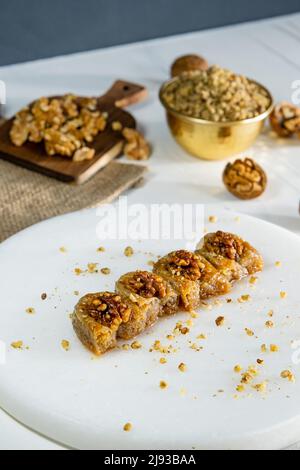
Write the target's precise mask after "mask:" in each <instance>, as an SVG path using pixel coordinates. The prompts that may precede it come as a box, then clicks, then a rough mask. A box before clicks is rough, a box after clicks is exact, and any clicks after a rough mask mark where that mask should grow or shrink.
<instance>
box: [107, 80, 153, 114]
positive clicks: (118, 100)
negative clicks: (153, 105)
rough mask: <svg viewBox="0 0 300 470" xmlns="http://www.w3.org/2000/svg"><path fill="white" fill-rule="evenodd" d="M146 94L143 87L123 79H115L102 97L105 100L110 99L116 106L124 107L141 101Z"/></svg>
mask: <svg viewBox="0 0 300 470" xmlns="http://www.w3.org/2000/svg"><path fill="white" fill-rule="evenodd" d="M147 95H148V92H147V89H146V88H145V87H143V86H141V85H137V84H135V83H130V82H126V81H124V80H117V81H116V82H115V83H114V84H113V86H112V87H111V88H110V89H109V90H108V91H107V93H106V94H105V95H104V97H105V101H111V103H112V104H114V105H115V106H117V107H118V108H125V107H126V106H130V105H131V104H134V103H139V102H140V101H143V100H144V99H145V98H146V97H147ZM104 97H103V98H104Z"/></svg>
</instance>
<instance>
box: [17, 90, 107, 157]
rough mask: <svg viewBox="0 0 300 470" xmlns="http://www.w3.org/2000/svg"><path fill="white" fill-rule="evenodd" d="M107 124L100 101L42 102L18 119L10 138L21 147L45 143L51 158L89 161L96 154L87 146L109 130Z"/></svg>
mask: <svg viewBox="0 0 300 470" xmlns="http://www.w3.org/2000/svg"><path fill="white" fill-rule="evenodd" d="M106 121H107V114H105V113H101V111H100V110H99V109H98V108H97V100H96V98H79V97H76V96H74V95H65V96H62V97H61V98H40V99H38V100H37V101H35V102H34V103H33V104H32V105H31V106H30V107H27V108H24V109H22V110H21V111H20V112H19V113H18V114H17V115H16V117H15V119H14V122H13V125H12V128H11V131H10V138H11V141H12V142H13V144H14V145H16V146H17V147H21V146H22V145H23V144H24V143H25V142H26V141H29V142H35V143H39V142H44V144H45V150H46V152H47V154H48V155H62V156H65V157H70V158H71V157H72V158H73V160H74V161H82V160H89V159H92V158H93V157H94V154H95V150H94V149H92V148H90V147H88V146H87V144H88V143H91V142H93V140H94V138H95V137H96V136H97V135H98V133H99V132H102V131H103V130H104V129H105V127H106Z"/></svg>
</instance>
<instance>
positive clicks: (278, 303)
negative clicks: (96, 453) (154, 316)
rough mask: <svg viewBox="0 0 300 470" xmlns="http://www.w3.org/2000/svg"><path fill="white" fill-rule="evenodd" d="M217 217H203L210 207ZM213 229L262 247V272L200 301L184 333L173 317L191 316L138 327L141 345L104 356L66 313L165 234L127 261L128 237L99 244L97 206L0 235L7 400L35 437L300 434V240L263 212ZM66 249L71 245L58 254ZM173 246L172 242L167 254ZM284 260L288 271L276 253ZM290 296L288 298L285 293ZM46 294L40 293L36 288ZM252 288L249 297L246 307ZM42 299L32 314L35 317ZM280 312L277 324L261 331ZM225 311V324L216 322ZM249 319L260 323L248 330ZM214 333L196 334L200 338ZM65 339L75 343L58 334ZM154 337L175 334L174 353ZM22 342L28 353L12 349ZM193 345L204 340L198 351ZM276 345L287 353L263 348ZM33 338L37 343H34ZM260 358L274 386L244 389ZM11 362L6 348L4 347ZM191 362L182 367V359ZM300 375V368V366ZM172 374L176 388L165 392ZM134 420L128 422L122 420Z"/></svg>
mask: <svg viewBox="0 0 300 470" xmlns="http://www.w3.org/2000/svg"><path fill="white" fill-rule="evenodd" d="M207 215H208V214H207ZM214 215H216V216H217V218H218V222H217V223H216V224H208V225H207V228H208V229H209V230H211V231H215V230H216V229H223V230H228V231H232V232H236V233H238V234H240V235H241V236H243V237H244V238H246V239H247V240H249V241H250V242H251V243H253V244H254V246H256V247H257V248H258V249H259V250H260V251H261V252H262V254H263V256H264V258H265V261H266V268H265V270H264V272H263V273H261V274H260V275H259V276H258V281H257V283H256V285H255V286H253V285H251V284H249V280H244V281H243V282H241V283H240V284H239V285H236V287H235V288H234V289H233V292H232V293H231V294H230V295H229V296H227V297H228V298H231V299H232V302H231V303H226V299H222V300H221V303H220V304H219V305H215V302H214V301H212V302H211V305H212V306H211V308H205V309H202V310H201V311H199V317H198V318H195V319H193V322H194V324H193V326H190V327H189V328H190V332H189V334H187V335H180V336H176V338H175V340H174V341H169V340H168V339H167V338H166V335H168V334H170V333H172V331H173V329H174V326H175V324H176V322H177V321H179V320H181V321H186V320H188V318H189V315H188V314H184V313H180V314H178V315H177V316H175V317H172V318H167V319H163V320H161V321H160V322H159V323H157V324H156V325H155V326H154V327H153V328H152V329H151V330H149V331H148V332H147V333H145V334H144V335H141V336H140V337H139V341H140V342H141V343H142V348H141V349H138V350H131V349H130V350H129V351H125V350H123V349H119V350H114V351H111V352H109V353H107V354H106V355H104V356H102V357H100V358H95V357H92V354H91V353H90V352H89V351H87V350H86V349H85V348H84V347H83V346H82V345H81V343H80V342H79V341H78V339H77V337H76V336H75V334H74V333H73V330H72V325H71V321H70V318H69V314H70V313H71V312H72V309H73V307H74V304H75V303H76V302H77V301H78V296H77V295H75V294H74V292H75V291H79V292H80V295H83V294H85V293H86V292H95V291H100V290H104V289H112V288H113V286H114V281H115V280H116V279H117V277H118V276H119V275H120V274H121V273H124V272H127V271H130V270H132V269H137V268H148V269H149V266H148V264H147V263H148V261H149V260H150V259H155V258H154V257H153V256H152V255H151V254H149V252H151V253H152V254H153V255H154V254H155V255H161V254H163V251H162V250H163V249H164V248H163V247H162V245H161V244H160V243H158V242H151V241H147V242H143V243H140V242H136V243H133V242H130V245H131V246H133V248H134V249H135V255H134V256H133V257H132V258H126V257H125V256H124V255H123V251H124V248H125V247H126V246H127V245H128V242H127V241H126V240H125V241H124V242H111V243H107V242H106V243H104V245H105V247H106V252H105V253H99V252H97V247H98V246H99V245H102V244H103V243H101V242H99V240H98V239H97V237H96V233H95V227H96V224H97V217H96V213H95V211H94V210H88V211H83V212H79V213H74V214H70V215H68V216H64V217H59V218H56V219H52V220H49V221H46V222H44V223H41V224H38V225H36V226H35V227H32V228H30V229H28V230H25V231H23V232H22V233H20V234H18V235H17V236H15V237H12V238H11V239H10V240H8V241H6V242H5V243H3V244H2V245H0V266H1V272H2V274H1V299H2V305H1V307H2V308H1V311H0V339H1V340H2V341H3V342H5V343H6V362H5V364H2V365H0V371H1V381H0V405H1V407H3V408H4V409H5V410H7V411H8V412H9V413H10V414H11V415H13V416H14V417H16V418H17V419H18V420H20V421H21V422H23V423H25V424H26V425H27V426H29V427H31V428H32V429H35V430H37V431H39V432H40V433H42V434H44V435H46V436H48V437H51V438H53V439H55V440H56V441H60V442H63V443H65V444H67V445H69V446H72V447H75V448H81V449H88V448H93V449H95V448H96V449H140V448H141V449H145V448H146V449H192V448H196V449H198V448H207V449H208V448H209V449H216V448H222V449H227V448H231V449H232V448H235V449H238V448H242V449H247V448H250V449H251V448H260V449H263V448H272V449H273V448H274V449H275V448H282V447H285V446H287V445H289V444H291V443H293V442H295V441H297V440H298V439H299V438H300V402H299V394H300V385H299V384H300V381H296V383H291V382H288V381H287V380H283V379H281V377H280V373H281V371H282V370H284V369H290V370H292V371H293V372H294V374H295V376H296V378H297V376H298V372H299V366H298V365H297V364H298V362H299V360H300V353H299V351H298V349H297V348H299V344H297V340H298V339H299V338H300V312H299V293H298V290H297V285H298V280H299V278H300V239H299V238H298V237H297V236H295V235H293V234H291V233H289V232H287V231H285V230H283V229H281V228H279V227H276V226H274V225H270V224H267V223H265V222H263V221H261V220H259V219H254V218H251V217H248V216H245V215H241V216H240V219H239V221H237V219H236V214H233V213H229V212H228V213H226V212H217V211H214ZM62 246H63V247H65V248H66V252H62V251H60V250H59V248H60V247H62ZM177 246H178V244H176V243H173V242H172V243H170V246H169V251H171V250H172V249H173V248H177ZM276 261H281V262H282V266H281V267H275V262H276ZM96 262H98V263H99V267H100V268H101V267H109V268H110V269H111V275H110V276H104V275H103V274H100V273H94V274H90V273H84V274H81V275H79V276H77V275H75V273H74V269H75V268H82V269H86V266H87V264H88V263H96ZM281 291H284V292H287V297H286V298H285V299H281V297H280V292H281ZM44 292H45V293H47V299H46V300H41V294H42V293H44ZM243 294H250V295H251V300H250V301H249V302H246V303H243V304H241V303H239V302H238V301H237V299H238V298H239V297H240V296H241V295H243ZM30 307H32V308H34V309H35V313H34V314H28V313H26V309H27V308H30ZM270 310H274V316H273V318H272V321H273V322H274V328H266V326H265V323H266V321H267V320H270V317H268V312H269V311H270ZM218 316H224V317H225V325H224V326H223V327H219V328H217V327H216V324H215V320H216V318H217V317H218ZM245 328H249V329H251V330H253V331H254V333H255V334H254V336H252V337H250V336H247V334H246V333H245ZM201 333H203V334H205V335H206V336H207V339H206V340H199V339H197V336H198V335H199V334H201ZM63 339H66V340H68V341H70V344H71V347H70V350H69V351H65V350H64V349H63V348H62V347H61V341H62V340H63ZM155 340H160V341H161V342H162V344H163V345H168V344H170V342H171V343H172V344H173V345H174V347H175V348H176V349H177V352H175V353H171V354H169V355H167V356H166V357H167V363H166V364H160V362H159V359H160V358H161V357H162V354H160V353H159V352H149V349H150V347H151V345H152V344H153V343H154V341H155ZM14 341H23V349H20V350H16V349H13V348H12V347H10V344H11V343H12V342H14ZM193 343H196V344H197V345H198V346H201V347H203V350H200V351H196V350H194V349H191V347H190V346H191V344H193ZM263 343H265V344H267V345H270V344H276V345H278V346H279V347H280V351H279V352H278V353H264V354H263V353H261V351H260V347H261V345H262V344H263ZM27 347H28V349H27ZM258 358H262V359H264V360H265V365H264V366H261V367H260V371H261V372H260V375H259V376H258V377H257V378H256V379H255V382H254V383H261V382H264V381H267V391H266V393H260V392H257V391H255V390H254V389H252V387H251V385H249V386H248V387H247V390H246V392H244V393H237V392H236V391H235V388H236V386H237V384H238V383H239V380H240V378H239V376H238V375H237V374H235V373H234V372H233V368H234V366H235V365H236V364H241V365H242V366H243V367H244V368H247V367H248V366H249V365H251V364H255V362H256V360H257V359H258ZM2 359H3V355H2ZM181 362H184V363H185V364H186V365H187V370H186V372H184V373H182V372H180V371H179V370H178V365H179V363H181ZM299 376H300V374H299ZM161 380H165V381H166V382H167V383H168V384H169V387H168V388H167V389H166V390H161V389H160V387H159V383H160V381H161ZM127 422H130V423H132V425H133V428H132V431H131V432H124V431H123V425H124V424H125V423H127Z"/></svg>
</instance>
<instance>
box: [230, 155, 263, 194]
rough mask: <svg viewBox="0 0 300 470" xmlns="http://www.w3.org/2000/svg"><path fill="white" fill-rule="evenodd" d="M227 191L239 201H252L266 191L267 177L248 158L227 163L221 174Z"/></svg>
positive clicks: (259, 167)
mask: <svg viewBox="0 0 300 470" xmlns="http://www.w3.org/2000/svg"><path fill="white" fill-rule="evenodd" d="M223 181H224V184H225V186H226V188H227V189H228V191H229V192H230V193H231V194H233V195H234V196H236V197H237V198H239V199H254V198H256V197H258V196H260V195H261V194H262V193H263V192H264V191H265V189H266V186H267V176H266V173H265V172H264V170H263V169H262V168H261V166H259V165H258V164H257V163H256V162H254V161H253V160H251V159H250V158H245V160H240V159H238V160H236V161H235V162H234V163H228V165H227V166H226V168H225V170H224V173H223Z"/></svg>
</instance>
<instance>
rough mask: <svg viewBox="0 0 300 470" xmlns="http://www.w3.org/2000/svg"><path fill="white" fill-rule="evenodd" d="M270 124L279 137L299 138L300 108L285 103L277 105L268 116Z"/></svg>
mask: <svg viewBox="0 0 300 470" xmlns="http://www.w3.org/2000/svg"><path fill="white" fill-rule="evenodd" d="M270 124H271V126H272V128H273V130H274V131H275V132H276V134H277V135H279V136H280V137H290V136H292V135H293V134H298V136H299V137H300V108H297V106H294V105H293V104H291V103H287V102H286V101H283V102H282V103H279V104H278V105H277V106H275V108H274V110H273V112H272V113H271V115H270Z"/></svg>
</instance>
